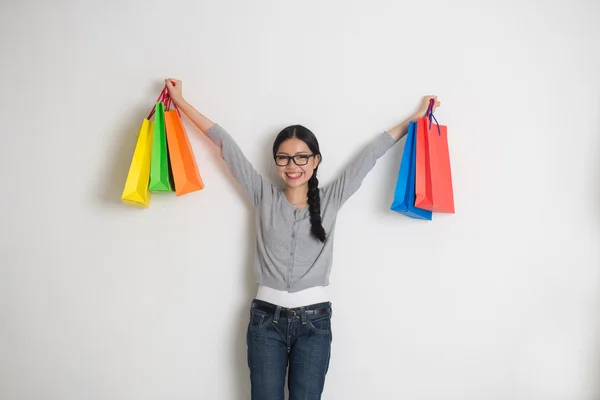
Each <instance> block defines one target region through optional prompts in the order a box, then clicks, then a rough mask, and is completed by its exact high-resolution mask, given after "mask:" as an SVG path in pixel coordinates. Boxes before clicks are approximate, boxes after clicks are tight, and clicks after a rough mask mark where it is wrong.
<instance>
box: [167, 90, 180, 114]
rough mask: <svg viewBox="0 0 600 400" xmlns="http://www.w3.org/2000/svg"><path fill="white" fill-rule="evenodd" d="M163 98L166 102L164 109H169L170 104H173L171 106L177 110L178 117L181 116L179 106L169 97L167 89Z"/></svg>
mask: <svg viewBox="0 0 600 400" xmlns="http://www.w3.org/2000/svg"><path fill="white" fill-rule="evenodd" d="M165 99H166V100H167V102H166V103H165V107H166V111H170V110H171V105H173V108H175V111H177V115H178V116H179V118H181V112H179V107H177V104H175V102H174V101H173V99H172V98H171V95H170V94H169V92H168V90H167V93H166V94H165Z"/></svg>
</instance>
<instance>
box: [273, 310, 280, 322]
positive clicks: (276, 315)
mask: <svg viewBox="0 0 600 400" xmlns="http://www.w3.org/2000/svg"><path fill="white" fill-rule="evenodd" d="M280 314H281V306H277V308H276V309H275V316H274V317H273V322H274V323H276V324H278V323H279V316H280Z"/></svg>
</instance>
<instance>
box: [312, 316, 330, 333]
mask: <svg viewBox="0 0 600 400" xmlns="http://www.w3.org/2000/svg"><path fill="white" fill-rule="evenodd" d="M308 329H310V330H311V331H313V332H314V333H317V334H319V335H329V334H330V333H331V316H330V315H327V316H324V317H318V318H314V319H309V320H308Z"/></svg>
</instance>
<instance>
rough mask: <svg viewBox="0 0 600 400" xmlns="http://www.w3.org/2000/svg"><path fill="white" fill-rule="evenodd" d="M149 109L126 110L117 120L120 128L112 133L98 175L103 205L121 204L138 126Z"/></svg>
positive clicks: (138, 129) (136, 138)
mask: <svg viewBox="0 0 600 400" xmlns="http://www.w3.org/2000/svg"><path fill="white" fill-rule="evenodd" d="M150 110H151V107H150V108H148V107H147V108H141V107H140V108H138V109H136V110H135V111H134V112H131V111H128V112H126V114H125V115H126V116H125V117H124V118H120V119H119V120H118V121H120V123H119V126H120V127H121V128H119V129H118V134H115V135H113V137H114V138H115V140H114V141H113V147H111V148H110V150H109V153H108V154H107V155H106V157H105V160H107V162H106V163H104V165H105V168H103V169H102V170H101V173H102V174H103V176H101V177H100V181H101V185H99V186H98V187H99V189H100V190H101V193H99V194H98V196H99V198H100V201H101V202H102V203H103V205H106V204H107V203H108V204H113V205H119V206H121V205H122V202H121V194H122V193H123V188H124V187H125V181H126V180H127V174H128V173H129V166H130V165H131V159H132V157H133V152H134V150H135V146H136V144H137V140H138V135H139V132H140V128H141V127H142V122H143V121H144V118H145V117H146V116H147V115H148V113H149V112H150Z"/></svg>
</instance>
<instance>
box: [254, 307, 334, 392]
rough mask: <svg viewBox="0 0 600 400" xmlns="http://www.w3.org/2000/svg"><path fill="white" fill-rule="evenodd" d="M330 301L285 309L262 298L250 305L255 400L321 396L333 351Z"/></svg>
mask: <svg viewBox="0 0 600 400" xmlns="http://www.w3.org/2000/svg"><path fill="white" fill-rule="evenodd" d="M331 341H332V334H331V304H330V303H319V304H313V305H309V306H306V307H300V308H294V309H286V308H282V307H278V306H276V305H274V304H270V303H267V302H264V301H260V300H254V301H253V302H252V306H251V308H250V322H249V324H248V332H247V335H246V342H247V346H248V366H249V367H250V384H251V392H252V397H251V398H252V400H284V399H283V396H284V386H285V376H286V372H287V369H288V366H289V376H288V390H289V394H290V400H319V399H321V393H323V387H324V385H325V375H326V374H327V370H328V368H329V358H330V354H331Z"/></svg>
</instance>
